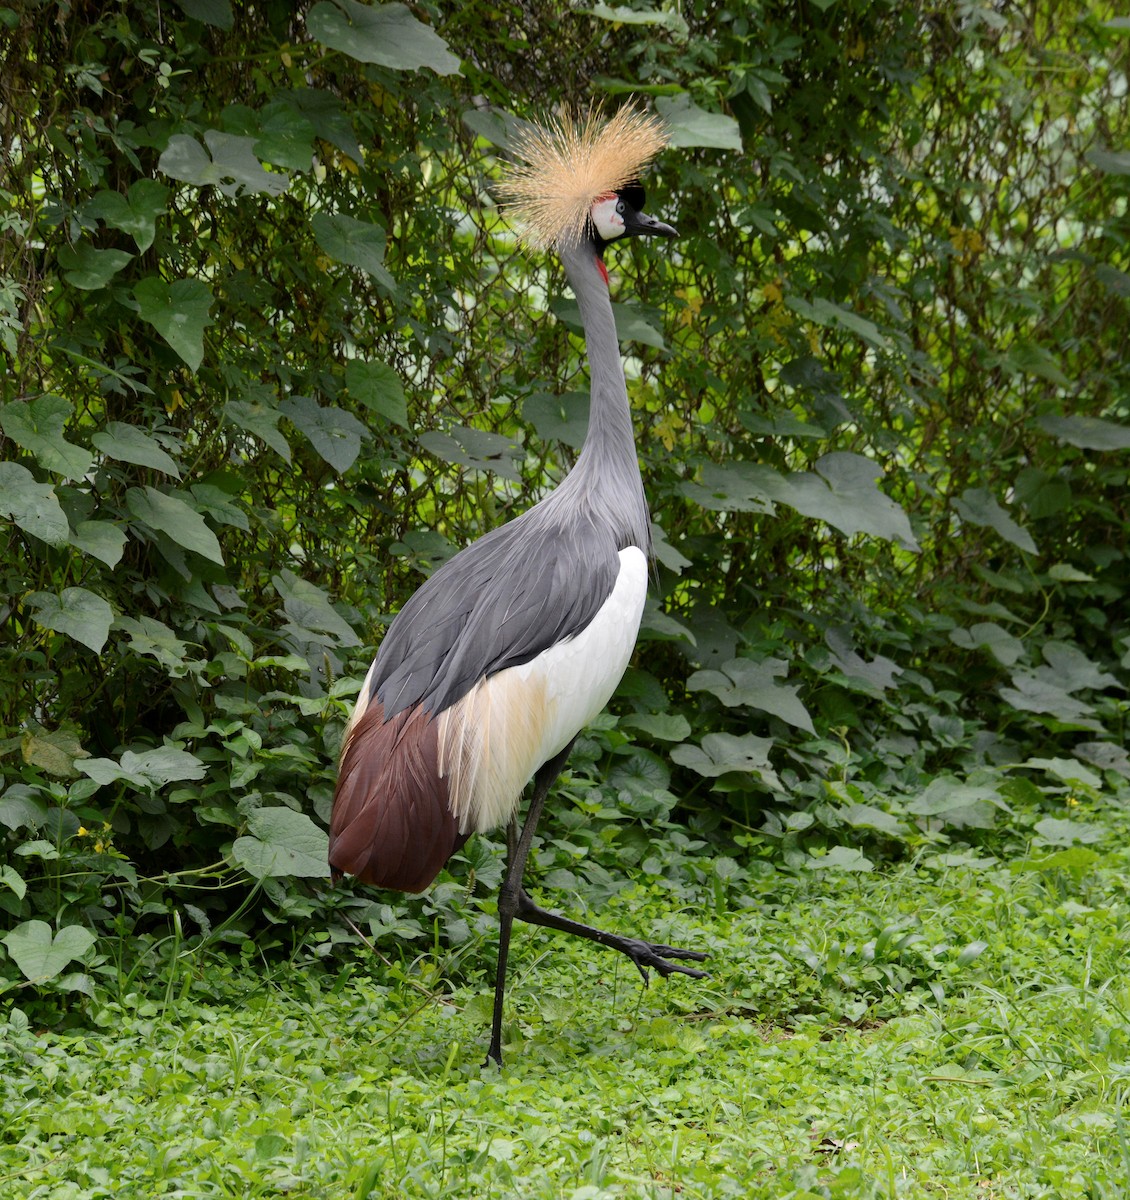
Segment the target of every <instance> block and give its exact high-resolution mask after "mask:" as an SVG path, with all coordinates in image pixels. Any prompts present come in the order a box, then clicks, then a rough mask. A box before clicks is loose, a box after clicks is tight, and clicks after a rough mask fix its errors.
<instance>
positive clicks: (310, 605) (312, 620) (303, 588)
mask: <svg viewBox="0 0 1130 1200" xmlns="http://www.w3.org/2000/svg"><path fill="white" fill-rule="evenodd" d="M271 582H272V583H273V584H274V585H275V591H277V592H278V594H279V595H280V596H281V597H282V601H283V609H284V611H285V612H286V615H287V616H288V617H289V618H290V620H291V621H293V622H294V624H295V625H297V626H299V627H300V628H302V629H306V630H314V631H315V632H316V633H326V634H329V635H330V636H331V637H332V638H334V639H335V641H336V643H337V644H338V645H339V646H359V645H360V644H361V641H360V638H358V636H357V635H356V634H355V633H354V632H353V628H352V626H350V624H349V623H348V622H347V621H346V620H345V619H344V618H343V617H341V616H340V615H339V614H338V612H337V610H336V609H335V608H334V606H333V605H332V604H331V603H330V598H329V596H328V595H327V594H326V593H325V592H324V591H322V589H321V588H320V587H318V585H317V584H315V583H311V582H310V581H309V580H308V579H302V578H300V577H299V576H298V575H295V574H294V572H293V571H285V570H284V571H280V572H279V574H278V575H273V576H272V577H271Z"/></svg>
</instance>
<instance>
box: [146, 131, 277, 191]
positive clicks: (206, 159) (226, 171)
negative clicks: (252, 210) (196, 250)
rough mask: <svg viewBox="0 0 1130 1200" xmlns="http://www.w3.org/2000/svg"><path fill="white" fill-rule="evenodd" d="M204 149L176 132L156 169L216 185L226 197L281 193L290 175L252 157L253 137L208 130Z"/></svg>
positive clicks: (193, 182) (204, 184)
mask: <svg viewBox="0 0 1130 1200" xmlns="http://www.w3.org/2000/svg"><path fill="white" fill-rule="evenodd" d="M204 142H205V144H206V145H207V147H208V148H207V150H205V149H204V147H203V146H201V145H200V143H199V142H198V141H197V140H196V139H195V138H191V137H188V136H187V135H186V134H183V133H177V134H174V135H173V136H172V137H171V138H169V144H168V146H166V148H165V151H164V153H163V154H162V155H161V157H160V158H159V159H158V160H157V169H158V170H159V171H164V173H165V174H166V175H169V176H171V177H172V178H173V179H179V180H181V181H182V182H184V183H191V184H195V185H196V186H197V187H209V186H214V187H218V188H219V189H220V191H221V192H223V194H224V195H225V196H242V195H251V196H255V195H268V196H281V195H282V193H283V192H285V191H286V189H287V187H288V186H289V184H290V176H289V175H286V174H285V173H283V172H277V171H268V170H266V169H265V168H264V167H263V164H262V163H261V162H260V161H259V160H258V158H256V157H255V139H254V138H253V137H241V136H239V135H238V134H234V133H221V132H220V131H219V130H218V129H209V130H206V131H205V133H204Z"/></svg>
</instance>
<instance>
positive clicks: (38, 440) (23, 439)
mask: <svg viewBox="0 0 1130 1200" xmlns="http://www.w3.org/2000/svg"><path fill="white" fill-rule="evenodd" d="M72 412H73V409H72V408H71V405H70V404H69V403H68V402H67V401H66V400H64V399H63V397H62V396H54V395H52V394H51V393H48V394H47V395H45V396H37V397H36V398H35V399H34V400H32V401H30V402H29V401H25V400H13V401H12V402H11V403H10V404H5V405H4V407H3V408H0V428H3V430H4V432H5V433H6V434H7V435H8V437H10V438H11V439H12V441H13V442H15V443H16V445H17V446H22V447H23V448H24V449H25V450H28V451H30V452H31V453H32V454H34V455H35V457H36V460H37V461H38V462H39V465H40V466H42V467H45V468H46V469H47V470H48V471H54V472H55V473H56V474H57V475H62V476H63V477H64V478H65V479H81V478H82V477H83V476H84V475H85V474H86V473H87V471H89V470H90V467H91V464H92V463H93V462H94V456H93V455H92V454H91V453H90V452H89V451H88V450H84V449H83V448H82V447H81V446H76V445H75V444H74V443H73V442H68V441H67V439H66V438H65V437H64V436H63V430H64V428H65V427H66V424H67V421H69V420H70V418H71V414H72Z"/></svg>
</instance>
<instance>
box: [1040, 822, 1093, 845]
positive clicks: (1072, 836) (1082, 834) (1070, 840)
mask: <svg viewBox="0 0 1130 1200" xmlns="http://www.w3.org/2000/svg"><path fill="white" fill-rule="evenodd" d="M1106 836H1107V831H1106V829H1105V828H1104V827H1103V826H1102V825H1095V824H1092V823H1090V822H1088V821H1066V820H1063V819H1061V818H1059V817H1045V818H1044V819H1043V820H1042V821H1037V822H1036V837H1037V840H1039V841H1040V842H1042V843H1043V844H1044V845H1045V846H1072V845H1074V844H1075V843H1076V842H1079V843H1080V844H1083V845H1087V844H1089V843H1093V842H1101V841H1102V840H1103V839H1104V838H1105V837H1106Z"/></svg>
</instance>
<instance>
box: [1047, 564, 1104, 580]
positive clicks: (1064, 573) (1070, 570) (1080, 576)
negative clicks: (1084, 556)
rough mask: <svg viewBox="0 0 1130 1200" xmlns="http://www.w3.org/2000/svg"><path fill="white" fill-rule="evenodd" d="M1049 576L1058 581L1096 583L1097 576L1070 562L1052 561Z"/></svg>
mask: <svg viewBox="0 0 1130 1200" xmlns="http://www.w3.org/2000/svg"><path fill="white" fill-rule="evenodd" d="M1048 578H1049V579H1054V580H1055V582H1056V583H1094V582H1095V577H1094V576H1093V575H1088V574H1087V572H1086V571H1080V570H1079V568H1078V567H1073V566H1072V565H1071V564H1070V563H1052V565H1051V566H1050V567H1048Z"/></svg>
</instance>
